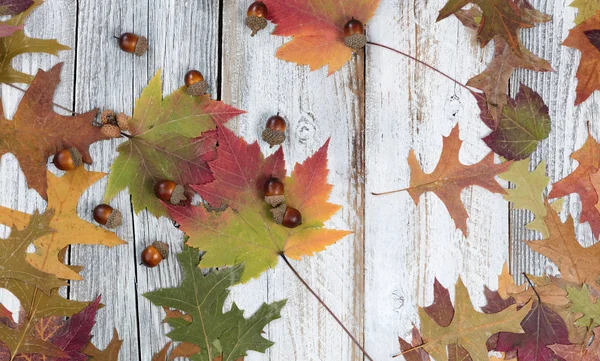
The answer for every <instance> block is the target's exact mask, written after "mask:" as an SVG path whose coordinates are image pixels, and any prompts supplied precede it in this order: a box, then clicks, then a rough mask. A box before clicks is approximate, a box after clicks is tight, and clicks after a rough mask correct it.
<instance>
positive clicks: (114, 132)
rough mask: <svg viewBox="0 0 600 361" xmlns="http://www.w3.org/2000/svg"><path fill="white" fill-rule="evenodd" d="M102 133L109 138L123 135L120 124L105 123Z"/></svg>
mask: <svg viewBox="0 0 600 361" xmlns="http://www.w3.org/2000/svg"><path fill="white" fill-rule="evenodd" d="M101 131H102V134H104V135H105V136H107V137H109V138H120V137H121V128H119V126H118V125H113V124H104V125H103V126H102V129H101Z"/></svg>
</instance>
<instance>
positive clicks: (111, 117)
mask: <svg viewBox="0 0 600 361" xmlns="http://www.w3.org/2000/svg"><path fill="white" fill-rule="evenodd" d="M100 120H101V121H102V124H113V125H116V124H117V117H116V115H115V112H113V111H112V110H109V109H107V110H104V111H102V114H101V115H100Z"/></svg>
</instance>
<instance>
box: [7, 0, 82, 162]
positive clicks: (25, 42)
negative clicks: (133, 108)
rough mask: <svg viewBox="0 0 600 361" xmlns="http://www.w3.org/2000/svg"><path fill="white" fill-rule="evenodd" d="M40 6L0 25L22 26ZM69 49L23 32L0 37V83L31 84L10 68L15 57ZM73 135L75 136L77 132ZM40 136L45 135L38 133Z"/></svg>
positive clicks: (39, 0) (38, 1)
mask: <svg viewBox="0 0 600 361" xmlns="http://www.w3.org/2000/svg"><path fill="white" fill-rule="evenodd" d="M41 4H42V1H41V0H35V1H34V2H33V5H31V6H30V7H29V8H28V9H27V10H26V11H24V12H22V13H20V14H18V15H16V16H13V17H12V18H10V19H8V20H7V21H3V22H0V24H4V25H5V26H22V25H23V23H24V22H25V19H27V17H29V15H30V14H31V12H32V11H33V10H35V9H36V8H37V7H38V6H40V5H41ZM16 10H18V9H16ZM70 49H71V48H69V47H68V46H65V45H62V44H59V43H58V42H57V41H56V40H42V39H34V38H30V37H28V36H26V35H25V32H24V31H23V30H18V31H15V32H14V33H13V34H12V35H11V36H6V37H2V38H0V83H31V81H32V80H33V76H31V75H29V74H25V73H22V72H20V71H17V70H15V69H13V68H12V66H11V61H12V59H13V58H14V57H15V56H17V55H20V54H24V53H47V54H52V55H57V54H58V52H59V51H60V50H70ZM50 88H52V87H50ZM50 100H52V99H50ZM3 127H4V126H2V128H3ZM74 133H75V134H77V132H74ZM40 134H47V133H45V132H40ZM80 135H82V134H80ZM82 154H83V153H82Z"/></svg>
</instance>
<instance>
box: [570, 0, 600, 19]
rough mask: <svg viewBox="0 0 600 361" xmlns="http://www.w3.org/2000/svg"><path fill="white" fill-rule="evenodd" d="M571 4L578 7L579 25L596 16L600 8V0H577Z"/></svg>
mask: <svg viewBox="0 0 600 361" xmlns="http://www.w3.org/2000/svg"><path fill="white" fill-rule="evenodd" d="M569 6H572V7H574V8H577V10H578V11H577V17H576V18H575V24H577V25H579V24H581V23H582V22H584V21H585V20H587V19H588V18H591V17H592V16H594V14H595V13H596V11H597V10H598V9H600V0H575V1H573V2H572V3H571V4H570V5H569Z"/></svg>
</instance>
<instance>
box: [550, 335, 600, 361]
mask: <svg viewBox="0 0 600 361" xmlns="http://www.w3.org/2000/svg"><path fill="white" fill-rule="evenodd" d="M548 347H549V348H550V349H552V351H554V352H556V354H557V355H558V356H560V357H562V358H564V359H565V360H566V361H598V360H600V329H598V328H596V329H595V330H594V341H593V342H592V343H591V345H589V346H588V345H587V344H584V345H581V344H574V345H551V346H548Z"/></svg>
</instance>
